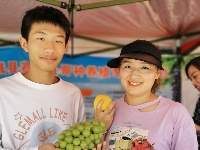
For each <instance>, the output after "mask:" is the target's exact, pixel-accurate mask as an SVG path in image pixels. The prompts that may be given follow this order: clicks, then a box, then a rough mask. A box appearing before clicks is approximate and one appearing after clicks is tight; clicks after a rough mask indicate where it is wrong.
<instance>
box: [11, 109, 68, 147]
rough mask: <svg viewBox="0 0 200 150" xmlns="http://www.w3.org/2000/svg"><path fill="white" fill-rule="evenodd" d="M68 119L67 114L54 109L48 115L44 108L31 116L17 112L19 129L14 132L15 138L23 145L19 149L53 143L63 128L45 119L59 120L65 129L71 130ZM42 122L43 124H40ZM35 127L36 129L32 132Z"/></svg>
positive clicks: (16, 117) (15, 117)
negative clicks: (28, 137)
mask: <svg viewBox="0 0 200 150" xmlns="http://www.w3.org/2000/svg"><path fill="white" fill-rule="evenodd" d="M45 109H46V108H45ZM66 118H67V113H66V112H64V111H62V110H60V109H58V108H52V107H50V108H49V112H47V113H46V114H45V112H44V111H43V109H42V108H40V109H38V110H35V111H34V112H32V113H30V114H22V113H20V112H17V113H16V114H15V115H14V119H15V121H16V124H17V125H18V127H17V129H15V130H14V133H13V137H14V138H15V139H17V140H19V143H22V144H21V145H20V147H19V148H18V149H21V148H22V147H23V146H25V147H34V146H37V145H43V144H44V143H53V142H54V141H56V140H57V137H58V135H59V134H60V133H61V132H62V127H61V126H60V125H58V124H56V123H55V121H53V120H52V122H45V119H47V120H49V119H54V120H55V119H57V120H58V121H57V122H59V121H60V122H61V125H62V126H64V128H69V126H70V125H69V124H67V123H66V122H65V121H66ZM40 121H41V123H39V122H40ZM35 124H36V125H37V126H35ZM33 127H34V129H32V130H31V128H33ZM30 131H31V132H32V133H31V136H30V139H27V137H26V136H29V134H30V133H29V132H30Z"/></svg>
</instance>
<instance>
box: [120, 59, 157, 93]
mask: <svg viewBox="0 0 200 150" xmlns="http://www.w3.org/2000/svg"><path fill="white" fill-rule="evenodd" d="M119 70H120V77H121V83H122V85H123V87H124V88H125V90H126V94H128V95H131V96H133V95H134V96H141V95H144V94H150V93H151V88H152V86H153V84H154V82H155V80H156V79H158V78H159V77H160V70H159V69H158V68H157V67H156V66H155V65H152V64H149V63H147V62H144V61H140V60H135V59H128V58H124V59H123V60H122V61H121V65H120V68H119Z"/></svg>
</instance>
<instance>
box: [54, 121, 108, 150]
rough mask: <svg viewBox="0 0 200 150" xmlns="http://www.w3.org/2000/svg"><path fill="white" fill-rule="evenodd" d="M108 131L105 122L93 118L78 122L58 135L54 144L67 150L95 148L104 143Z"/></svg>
mask: <svg viewBox="0 0 200 150" xmlns="http://www.w3.org/2000/svg"><path fill="white" fill-rule="evenodd" d="M105 132H106V127H105V123H104V122H102V121H98V120H95V119H93V120H92V121H86V122H78V123H76V124H75V125H74V126H72V127H70V128H69V129H66V130H63V131H62V133H60V134H59V135H58V140H57V141H56V142H55V144H54V146H55V147H56V148H60V149H65V150H80V149H93V148H95V147H97V144H101V143H102V137H103V135H104V133H105Z"/></svg>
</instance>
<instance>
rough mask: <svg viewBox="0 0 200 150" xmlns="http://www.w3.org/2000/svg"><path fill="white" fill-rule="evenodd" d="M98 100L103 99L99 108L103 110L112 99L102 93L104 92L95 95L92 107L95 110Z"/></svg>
mask: <svg viewBox="0 0 200 150" xmlns="http://www.w3.org/2000/svg"><path fill="white" fill-rule="evenodd" d="M100 100H103V101H104V102H103V104H102V105H101V110H103V111H104V110H105V109H106V108H107V107H108V105H109V104H110V102H111V101H112V99H111V98H110V97H109V96H107V95H104V94H100V95H97V96H96V98H95V100H94V109H95V110H96V107H97V104H98V102H99V101H100Z"/></svg>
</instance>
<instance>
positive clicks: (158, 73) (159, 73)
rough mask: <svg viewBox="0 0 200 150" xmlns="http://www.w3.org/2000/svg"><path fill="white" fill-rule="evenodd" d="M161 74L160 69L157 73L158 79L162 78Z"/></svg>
mask: <svg viewBox="0 0 200 150" xmlns="http://www.w3.org/2000/svg"><path fill="white" fill-rule="evenodd" d="M160 75H161V70H160V69H158V71H157V73H156V79H159V78H160Z"/></svg>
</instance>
